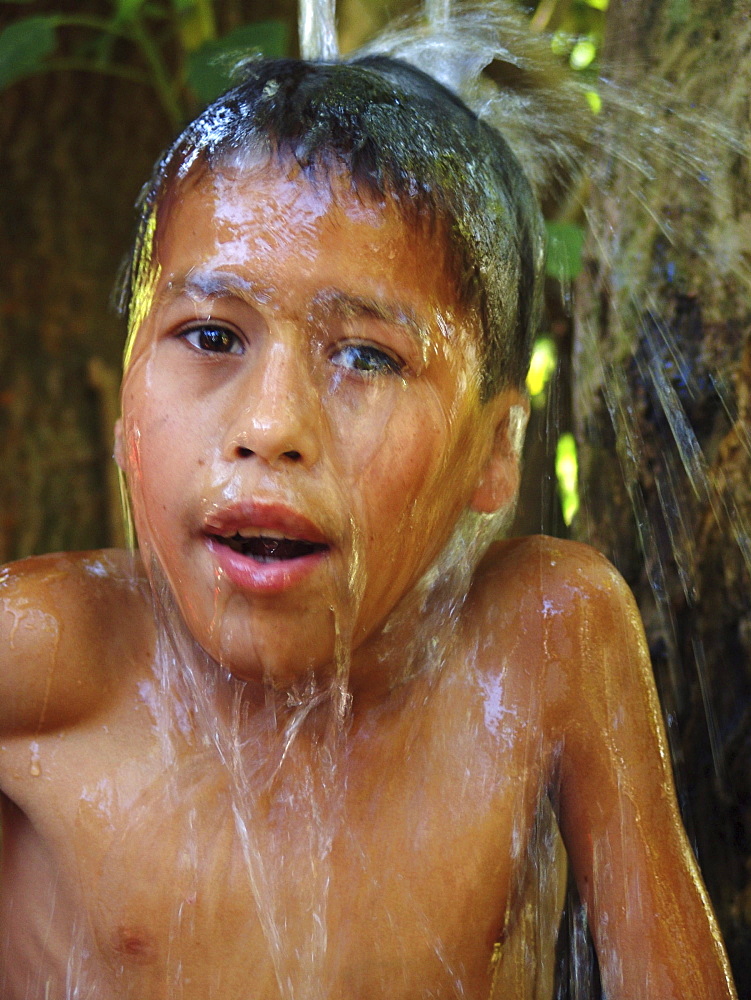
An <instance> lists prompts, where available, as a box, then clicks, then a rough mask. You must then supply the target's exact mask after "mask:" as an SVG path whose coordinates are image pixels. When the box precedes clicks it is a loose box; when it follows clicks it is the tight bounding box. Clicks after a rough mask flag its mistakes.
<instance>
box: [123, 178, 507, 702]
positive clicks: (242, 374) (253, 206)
mask: <svg viewBox="0 0 751 1000" xmlns="http://www.w3.org/2000/svg"><path fill="white" fill-rule="evenodd" d="M444 242H445V241H444V240H443V239H442V234H441V232H440V229H439V228H438V227H436V229H435V231H434V232H427V231H417V230H415V229H413V228H411V227H409V226H407V225H406V224H405V222H404V221H403V219H402V217H401V216H400V214H399V212H398V210H397V208H396V207H395V206H394V205H393V204H391V203H388V202H387V203H386V204H376V203H375V202H374V201H371V200H368V199H363V198H361V197H359V196H358V195H356V194H355V193H353V192H352V190H351V188H350V186H349V182H348V181H347V180H346V179H344V178H341V179H338V178H335V179H334V182H333V184H332V186H331V189H330V188H329V187H328V186H327V185H323V186H314V185H313V184H311V183H310V182H308V181H305V180H303V179H301V178H299V177H297V178H295V177H293V176H292V175H291V174H288V173H286V172H285V171H282V170H280V169H279V168H278V167H274V166H268V165H259V166H257V167H252V168H246V169H244V170H243V171H242V172H240V171H237V170H235V171H232V170H230V169H229V168H228V169H227V170H225V171H222V172H215V173H208V172H206V173H203V174H202V175H200V176H199V177H198V178H195V179H193V180H192V181H191V180H189V181H188V182H187V183H186V184H185V185H183V187H182V188H181V189H180V191H179V193H178V196H177V197H176V199H175V201H174V204H173V205H172V207H171V208H170V211H169V216H168V218H167V221H166V223H165V221H164V220H162V221H161V222H160V228H159V238H158V248H157V257H158V262H159V266H160V272H159V278H158V281H157V283H156V287H155V290H154V294H153V300H152V302H151V303H150V308H149V311H148V315H147V318H146V320H145V322H144V323H143V325H142V327H141V329H140V330H139V332H138V334H137V337H136V340H135V345H134V350H133V355H132V361H131V365H130V367H129V369H128V372H127V374H126V378H125V381H124V385H123V420H122V425H121V428H120V431H119V445H118V447H119V454H120V461H121V464H122V465H123V466H124V468H125V471H126V474H127V477H128V482H129V486H130V490H131V494H132V498H133V505H134V513H135V517H136V527H137V531H138V536H139V541H140V544H141V548H142V550H143V551H144V554H145V557H146V562H147V565H148V562H149V556H151V555H153V556H155V557H156V558H157V560H158V562H159V563H160V564H161V567H162V570H163V572H164V573H165V575H166V577H167V579H168V581H169V584H170V586H171V588H172V590H173V592H174V594H175V596H176V599H177V602H178V605H179V607H180V609H181V611H182V614H183V616H184V617H185V620H186V622H187V624H188V627H189V629H190V631H191V632H192V634H193V636H194V638H195V639H196V640H197V641H198V642H199V643H200V644H201V645H202V646H203V647H204V649H206V651H207V652H208V653H210V655H212V656H213V657H214V658H215V659H216V660H218V661H220V662H222V663H224V664H226V665H227V666H228V667H229V669H231V670H232V671H233V672H234V673H235V674H237V675H239V676H242V677H247V678H258V679H260V678H261V677H262V676H265V677H267V678H271V679H272V680H273V681H274V682H275V683H278V684H289V683H291V682H293V681H294V680H295V679H298V678H301V677H304V676H305V675H306V674H307V672H308V671H309V670H310V669H311V668H316V669H321V668H323V667H325V666H327V665H330V664H332V662H333V660H334V656H335V653H334V650H335V642H336V639H335V637H336V635H338V636H339V638H340V641H343V642H345V643H347V644H348V645H350V647H351V648H352V650H353V654H354V655H353V661H352V663H353V666H352V670H353V674H352V681H353V686H356V685H357V684H358V683H359V682H362V683H368V682H372V681H374V678H375V674H373V675H372V676H371V674H370V673H369V671H371V670H372V669H373V667H372V665H371V664H369V662H368V656H367V650H368V641H369V640H370V639H371V638H372V637H373V636H374V635H375V634H376V633H377V632H378V631H379V628H380V626H382V625H383V624H384V623H385V621H386V620H387V619H388V616H389V615H390V613H391V612H392V610H393V609H394V608H395V606H396V605H397V604H399V602H400V601H402V600H403V599H404V598H405V595H407V594H408V593H409V592H410V590H411V589H412V588H413V587H414V585H415V583H416V582H417V581H418V580H419V579H420V577H421V576H422V575H423V574H424V572H425V571H426V569H427V568H428V567H429V565H430V563H431V562H432V561H433V560H434V559H435V558H436V556H437V555H438V554H439V552H440V551H441V549H442V547H443V546H444V544H445V543H446V541H447V539H448V537H449V535H450V534H451V531H452V529H453V527H454V524H455V522H456V519H457V517H458V515H459V514H460V512H461V511H462V510H463V509H465V508H466V507H467V506H468V505H474V506H476V507H477V508H478V509H483V510H489V509H491V508H492V507H494V506H498V505H500V504H502V503H503V502H505V501H507V500H509V499H510V498H511V495H512V494H513V491H514V489H515V485H516V480H515V476H516V455H515V454H514V453H513V450H512V449H511V447H510V446H509V445H508V444H507V437H508V436H507V435H506V434H505V433H504V430H503V428H504V419H505V417H506V416H507V414H508V409H509V406H510V405H511V404H512V403H514V402H518V397H517V396H516V394H514V393H506V394H503V395H501V396H499V397H498V398H497V399H496V400H492V401H491V402H490V403H488V404H486V405H484V406H483V405H481V404H480V403H479V401H478V388H477V376H478V371H479V363H478V353H479V352H478V349H477V345H478V339H479V332H478V330H477V329H476V328H475V326H474V323H473V321H472V319H471V318H470V317H468V316H467V315H465V314H464V312H463V310H462V309H460V308H459V307H458V306H457V303H456V295H455V292H454V284H453V282H452V280H451V278H450V276H449V272H448V268H447V265H446V261H445V259H444ZM499 426H500V427H501V431H500V432H499V433H497V428H498V427H499ZM489 470H490V471H489ZM378 669H380V670H382V669H383V668H382V667H380V668H378ZM358 671H359V673H358Z"/></svg>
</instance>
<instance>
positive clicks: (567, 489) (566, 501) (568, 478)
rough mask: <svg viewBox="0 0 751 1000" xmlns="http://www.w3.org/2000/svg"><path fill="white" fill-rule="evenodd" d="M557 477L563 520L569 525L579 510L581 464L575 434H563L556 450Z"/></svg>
mask: <svg viewBox="0 0 751 1000" xmlns="http://www.w3.org/2000/svg"><path fill="white" fill-rule="evenodd" d="M555 476H556V479H557V480H558V493H559V495H560V498H561V508H562V510H563V520H564V522H565V523H566V524H567V525H568V524H571V522H572V521H573V519H574V516H575V514H576V512H577V511H578V509H579V482H578V480H579V462H578V458H577V454H576V441H575V440H574V435H573V434H568V433H567V434H561V436H560V437H559V438H558V444H557V446H556V449H555Z"/></svg>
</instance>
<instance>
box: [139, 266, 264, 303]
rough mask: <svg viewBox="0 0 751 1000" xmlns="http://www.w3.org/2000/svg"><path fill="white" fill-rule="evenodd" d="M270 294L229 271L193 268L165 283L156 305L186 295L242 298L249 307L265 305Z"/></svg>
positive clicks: (212, 297) (260, 286)
mask: <svg viewBox="0 0 751 1000" xmlns="http://www.w3.org/2000/svg"><path fill="white" fill-rule="evenodd" d="M272 293H273V289H272V288H271V287H270V286H265V285H262V284H261V283H260V282H258V281H249V280H248V279H247V278H241V277H240V275H239V274H235V273H234V272H232V271H204V270H199V269H195V270H191V271H188V272H187V274H185V275H183V276H182V277H181V278H177V279H175V280H174V281H170V282H168V283H167V286H166V288H165V289H164V291H163V292H162V294H161V295H160V296H159V300H158V302H157V303H156V304H157V305H164V304H166V303H170V302H174V301H175V300H176V299H179V298H182V296H184V295H186V296H188V298H191V299H241V300H242V301H243V302H247V303H248V304H249V305H261V304H263V303H265V302H268V300H269V299H270V298H271V295H272Z"/></svg>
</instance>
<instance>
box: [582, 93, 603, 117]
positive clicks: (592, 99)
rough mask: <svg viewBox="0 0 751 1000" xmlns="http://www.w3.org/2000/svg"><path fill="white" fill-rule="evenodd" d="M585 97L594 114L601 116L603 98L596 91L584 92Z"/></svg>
mask: <svg viewBox="0 0 751 1000" xmlns="http://www.w3.org/2000/svg"><path fill="white" fill-rule="evenodd" d="M584 96H585V97H586V99H587V104H588V105H589V106H590V108H591V109H592V111H593V113H594V114H596V115H599V113H600V112H601V111H602V98H601V97H600V95H599V94H598V93H597V91H596V90H587V91H585V92H584Z"/></svg>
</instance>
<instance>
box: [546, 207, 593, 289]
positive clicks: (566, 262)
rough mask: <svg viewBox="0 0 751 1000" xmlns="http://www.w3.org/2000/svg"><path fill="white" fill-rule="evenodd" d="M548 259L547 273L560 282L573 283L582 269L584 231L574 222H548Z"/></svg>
mask: <svg viewBox="0 0 751 1000" xmlns="http://www.w3.org/2000/svg"><path fill="white" fill-rule="evenodd" d="M545 228H546V229H547V232H548V259H547V265H546V272H547V274H548V275H549V276H550V277H551V278H557V279H558V281H572V280H573V279H574V278H575V277H576V276H577V275H578V274H579V272H580V271H581V269H582V249H583V248H584V230H583V229H582V227H581V226H577V225H575V224H574V223H573V222H546V223H545Z"/></svg>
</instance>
